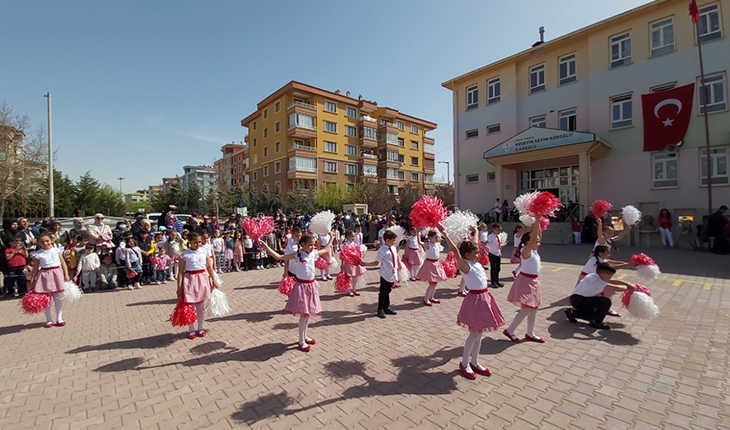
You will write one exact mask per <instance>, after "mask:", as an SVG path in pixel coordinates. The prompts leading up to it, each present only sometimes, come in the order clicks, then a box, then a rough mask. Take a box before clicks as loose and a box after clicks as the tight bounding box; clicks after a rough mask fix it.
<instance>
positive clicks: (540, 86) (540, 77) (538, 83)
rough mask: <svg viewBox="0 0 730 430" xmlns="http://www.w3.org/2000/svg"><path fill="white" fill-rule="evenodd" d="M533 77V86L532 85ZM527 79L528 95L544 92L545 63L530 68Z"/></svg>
mask: <svg viewBox="0 0 730 430" xmlns="http://www.w3.org/2000/svg"><path fill="white" fill-rule="evenodd" d="M533 75H534V76H535V85H532V80H533V79H532V77H533ZM529 79H530V81H529V82H528V84H529V87H530V94H535V93H539V92H540V91H545V63H542V64H537V65H535V66H532V67H530V76H529Z"/></svg>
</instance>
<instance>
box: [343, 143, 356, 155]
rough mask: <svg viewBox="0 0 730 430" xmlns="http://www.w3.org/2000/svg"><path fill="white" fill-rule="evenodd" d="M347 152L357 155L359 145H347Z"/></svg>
mask: <svg viewBox="0 0 730 430" xmlns="http://www.w3.org/2000/svg"><path fill="white" fill-rule="evenodd" d="M345 152H346V153H347V155H354V156H357V147H356V146H352V145H345Z"/></svg>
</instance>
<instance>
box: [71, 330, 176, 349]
mask: <svg viewBox="0 0 730 430" xmlns="http://www.w3.org/2000/svg"><path fill="white" fill-rule="evenodd" d="M180 339H182V337H180V336H175V335H173V334H170V333H165V334H157V335H154V336H150V337H143V338H140V339H130V340H121V341H117V342H109V343H104V344H101V345H86V346H80V347H78V348H74V349H72V350H69V351H66V354H79V353H82V352H90V351H105V350H112V349H153V348H166V347H168V346H170V345H172V344H173V343H175V342H177V341H178V340H180Z"/></svg>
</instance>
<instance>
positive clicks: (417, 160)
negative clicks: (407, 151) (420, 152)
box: [411, 156, 421, 166]
mask: <svg viewBox="0 0 730 430" xmlns="http://www.w3.org/2000/svg"><path fill="white" fill-rule="evenodd" d="M413 160H416V163H415V164H413ZM420 164H421V158H420V157H414V156H411V166H419V165H420Z"/></svg>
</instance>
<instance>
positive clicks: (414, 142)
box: [411, 140, 418, 151]
mask: <svg viewBox="0 0 730 430" xmlns="http://www.w3.org/2000/svg"><path fill="white" fill-rule="evenodd" d="M411 149H412V150H414V151H418V141H417V140H411Z"/></svg>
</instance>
